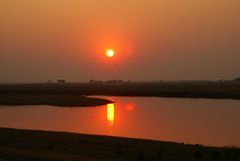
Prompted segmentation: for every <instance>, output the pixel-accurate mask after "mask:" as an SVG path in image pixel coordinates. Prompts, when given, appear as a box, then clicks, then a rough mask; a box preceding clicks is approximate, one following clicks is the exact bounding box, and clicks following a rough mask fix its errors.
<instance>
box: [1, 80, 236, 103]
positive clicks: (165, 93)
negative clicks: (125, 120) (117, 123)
mask: <svg viewBox="0 0 240 161" xmlns="http://www.w3.org/2000/svg"><path fill="white" fill-rule="evenodd" d="M0 94H72V95H112V96H159V97H183V98H219V99H223V98H230V99H240V81H187V82H186V81H182V82H164V81H161V82H119V83H116V82H108V83H106V82H105V83H64V84H46V83H45V84H5V85H0Z"/></svg>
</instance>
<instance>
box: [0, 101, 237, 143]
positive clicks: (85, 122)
mask: <svg viewBox="0 0 240 161" xmlns="http://www.w3.org/2000/svg"><path fill="white" fill-rule="evenodd" d="M103 98H108V99H112V100H114V101H115V102H116V103H114V104H109V105H106V106H99V107H84V108H62V107H51V106H18V107H10V106H9V107H7V106H0V127H11V128H23V129H38V130H39V129H40V130H51V131H68V132H77V133H87V134H100V135H112V136H123V137H134V138H145V139H154V140H165V141H175V142H184V143H191V144H204V145H214V146H225V145H228V146H229V145H235V146H240V101H236V100H215V99H178V98H155V97H150V98H149V97H110V98H109V97H103Z"/></svg>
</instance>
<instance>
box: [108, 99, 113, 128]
mask: <svg viewBox="0 0 240 161" xmlns="http://www.w3.org/2000/svg"><path fill="white" fill-rule="evenodd" d="M114 112H115V111H114V104H113V103H111V104H107V121H108V123H109V126H110V128H111V127H112V126H113V123H114Z"/></svg>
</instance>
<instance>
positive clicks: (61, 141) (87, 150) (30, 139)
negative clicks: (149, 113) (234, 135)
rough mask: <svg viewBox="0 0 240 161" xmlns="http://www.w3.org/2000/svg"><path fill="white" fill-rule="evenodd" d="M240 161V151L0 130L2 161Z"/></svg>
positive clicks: (89, 136) (76, 135) (102, 137)
mask: <svg viewBox="0 0 240 161" xmlns="http://www.w3.org/2000/svg"><path fill="white" fill-rule="evenodd" d="M115 160H117V161H118V160H119V161H183V160H186V161H192V160H205V161H210V160H211V161H213V160H214V161H228V160H231V161H239V160H240V149H238V148H233V147H232V148H226V147H223V148H217V147H205V146H201V145H187V144H183V143H181V144H180V143H173V142H162V141H151V140H142V139H129V138H119V137H110V136H96V135H85V134H74V133H65V132H47V131H33V130H17V129H7V128H0V161H115Z"/></svg>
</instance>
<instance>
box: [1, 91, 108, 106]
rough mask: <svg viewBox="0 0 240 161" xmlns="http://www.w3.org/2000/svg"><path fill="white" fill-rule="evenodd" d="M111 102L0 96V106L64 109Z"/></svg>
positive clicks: (75, 97)
mask: <svg viewBox="0 0 240 161" xmlns="http://www.w3.org/2000/svg"><path fill="white" fill-rule="evenodd" d="M108 103H111V101H108V100H105V99H99V98H89V97H85V96H79V95H47V94H45V95H44V94H34V95H30V94H1V95H0V105H11V106H14V105H50V106H65V107H87V106H100V105H105V104H108Z"/></svg>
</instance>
